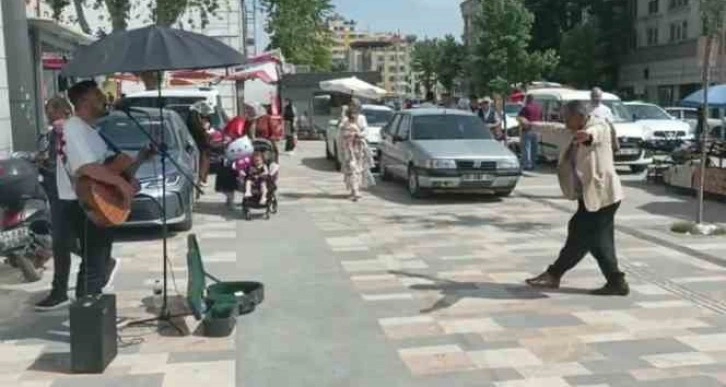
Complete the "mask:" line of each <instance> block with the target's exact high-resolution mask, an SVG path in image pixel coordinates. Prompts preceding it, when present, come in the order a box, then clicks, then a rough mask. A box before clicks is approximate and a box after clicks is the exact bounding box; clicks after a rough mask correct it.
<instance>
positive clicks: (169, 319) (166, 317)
mask: <svg viewBox="0 0 726 387" xmlns="http://www.w3.org/2000/svg"><path fill="white" fill-rule="evenodd" d="M159 101H160V102H161V90H159ZM121 110H122V111H123V112H124V113H125V114H126V116H127V117H128V118H129V119H130V120H131V121H132V122H133V123H134V125H135V126H136V127H137V128H138V129H139V130H140V131H141V132H142V133H143V134H144V136H145V137H146V138H148V139H149V142H150V143H151V145H152V146H153V147H154V148H156V149H157V150H158V152H159V154H160V155H161V175H162V184H161V203H159V201H157V200H153V197H152V200H153V201H154V202H155V203H156V204H157V205H158V207H159V210H160V213H161V222H162V223H161V224H162V226H161V227H162V251H163V252H162V254H163V257H162V263H163V270H162V272H163V284H162V286H163V287H162V304H161V309H160V310H159V314H158V315H157V316H156V317H152V318H147V319H141V320H134V321H130V322H128V323H126V324H125V325H124V326H134V325H144V324H147V323H149V322H153V321H160V322H161V321H163V322H166V323H167V324H169V325H171V326H172V327H174V328H175V329H176V330H177V331H178V332H179V334H182V335H183V334H184V331H183V330H182V329H181V328H180V327H178V326H177V325H176V324H175V323H174V321H173V319H174V318H178V317H185V316H188V315H189V314H188V313H183V314H176V315H174V314H172V313H171V310H170V308H169V304H168V291H167V288H168V286H167V284H168V262H169V255H168V226H167V214H166V160H169V161H171V163H172V164H173V165H174V166H175V167H176V169H177V171H178V172H179V174H180V175H181V176H183V177H184V178H185V179H186V180H188V181H189V182H190V183H191V184H192V186H193V187H194V189H195V190H196V191H197V193H199V194H203V193H204V192H203V191H202V188H201V187H200V186H199V185H198V184H197V183H196V182H195V181H194V178H193V177H191V176H189V174H187V172H186V171H185V170H184V169H183V168H182V167H181V166H180V165H179V163H178V162H177V161H176V160H174V158H173V157H169V153H168V150H167V147H166V142H165V138H164V137H165V132H166V130H165V127H164V107H163V104H162V103H159V119H160V127H161V141H157V140H156V139H155V138H154V137H153V136H152V135H151V133H149V132H148V131H147V130H146V129H144V127H143V126H142V125H141V123H140V122H139V121H138V120H137V119H136V118H135V117H134V116H133V114H131V112H132V111H134V112H137V113H141V114H144V115H146V116H147V118H148V119H149V121H150V122H151V115H149V114H148V113H147V112H145V111H143V110H139V109H134V108H123V109H121ZM145 196H147V197H151V196H150V195H145ZM191 204H192V203H189V205H191Z"/></svg>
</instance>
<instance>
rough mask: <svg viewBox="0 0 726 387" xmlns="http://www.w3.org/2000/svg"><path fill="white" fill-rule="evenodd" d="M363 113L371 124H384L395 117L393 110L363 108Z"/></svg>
mask: <svg viewBox="0 0 726 387" xmlns="http://www.w3.org/2000/svg"><path fill="white" fill-rule="evenodd" d="M363 115H364V116H365V117H366V121H367V122H368V125H370V126H384V125H386V124H387V123H388V121H389V120H390V119H391V117H393V112H392V111H391V110H383V109H363Z"/></svg>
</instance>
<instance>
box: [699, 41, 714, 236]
mask: <svg viewBox="0 0 726 387" xmlns="http://www.w3.org/2000/svg"><path fill="white" fill-rule="evenodd" d="M712 46H713V35H709V36H707V37H706V49H705V53H704V58H703V110H702V111H701V114H702V115H703V124H702V125H703V127H702V128H701V165H700V166H699V169H700V176H701V178H700V179H699V182H698V213H697V214H696V224H702V223H703V199H704V188H705V181H706V160H707V156H708V153H707V151H706V140H707V139H708V110H709V109H708V88H709V85H710V82H711V51H712Z"/></svg>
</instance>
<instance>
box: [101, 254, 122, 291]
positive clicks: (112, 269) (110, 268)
mask: <svg viewBox="0 0 726 387" xmlns="http://www.w3.org/2000/svg"><path fill="white" fill-rule="evenodd" d="M118 266H119V262H118V259H116V258H111V259H109V261H108V264H106V281H105V282H104V284H103V289H104V290H109V288H110V285H111V284H113V279H114V277H116V272H118Z"/></svg>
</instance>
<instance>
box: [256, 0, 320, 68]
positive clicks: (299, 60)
mask: <svg viewBox="0 0 726 387" xmlns="http://www.w3.org/2000/svg"><path fill="white" fill-rule="evenodd" d="M260 4H261V5H262V7H263V9H264V10H265V11H266V12H267V24H266V25H265V31H266V32H267V33H268V34H269V36H270V45H269V47H268V48H270V49H274V48H278V49H280V50H281V51H282V54H283V55H284V56H285V58H286V60H288V61H290V62H291V63H295V64H300V65H309V66H311V67H312V68H313V69H315V70H329V69H330V68H331V65H332V54H331V46H332V44H333V42H332V36H331V33H330V31H329V30H328V28H327V25H326V21H327V20H328V18H329V17H330V15H331V13H332V11H333V5H332V4H331V1H330V0H306V1H299V0H261V2H260Z"/></svg>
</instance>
